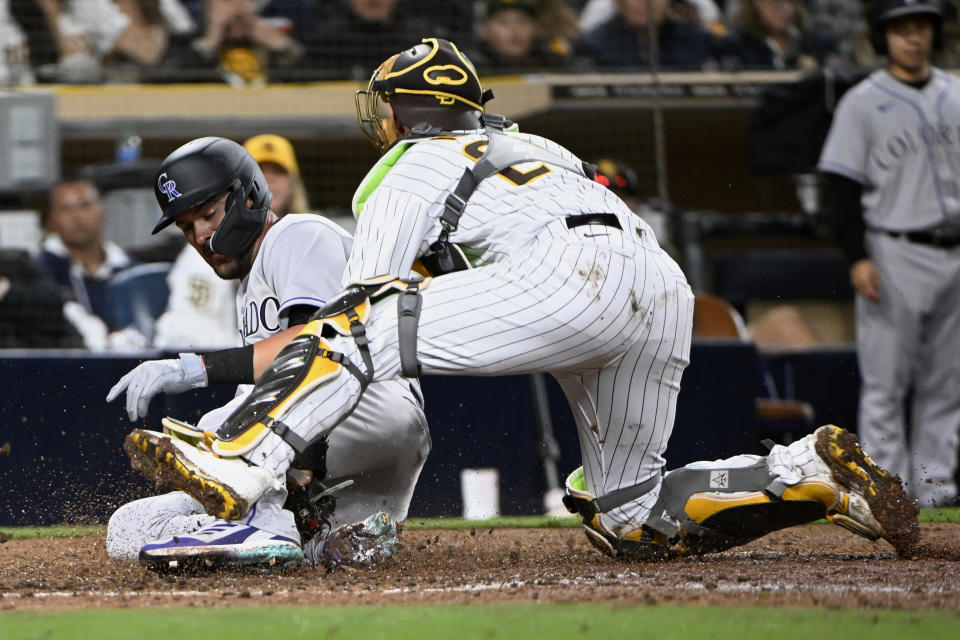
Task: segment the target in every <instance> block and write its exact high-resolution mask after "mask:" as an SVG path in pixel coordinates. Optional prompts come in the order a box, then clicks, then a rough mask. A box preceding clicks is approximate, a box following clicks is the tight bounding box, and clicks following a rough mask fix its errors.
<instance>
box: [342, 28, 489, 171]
mask: <svg viewBox="0 0 960 640" xmlns="http://www.w3.org/2000/svg"><path fill="white" fill-rule="evenodd" d="M491 97H493V95H492V94H491V93H490V92H484V90H483V88H482V87H481V86H480V78H479V77H478V76H477V71H476V69H474V67H473V64H472V63H471V62H470V60H468V59H467V57H466V56H465V55H463V54H462V53H461V52H460V50H459V49H457V47H456V45H454V44H453V43H452V42H449V41H448V40H443V39H440V38H424V39H423V41H422V43H421V44H418V45H416V46H414V47H411V48H409V49H405V50H404V51H401V52H400V53H397V54H395V55H393V56H391V57H390V58H388V59H387V61H386V62H384V63H383V64H381V65H380V66H379V67H377V70H376V71H374V72H373V75H372V76H371V77H370V84H368V85H367V88H366V90H364V91H357V93H356V105H357V120H358V121H359V123H360V128H361V129H362V130H363V132H364V133H365V134H366V136H367V138H369V139H370V142H371V143H373V146H375V147H377V148H378V149H379V150H380V151H381V152H382V151H385V150H386V149H388V148H389V147H390V145H392V144H393V143H394V142H395V141H396V140H397V138H398V137H399V132H398V131H397V130H396V127H395V126H394V124H393V118H392V117H391V115H390V110H391V109H392V110H393V113H394V114H395V115H396V117H397V120H399V121H400V122H402V123H403V124H404V125H406V126H407V127H409V128H413V127H414V126H416V125H418V124H420V123H426V124H428V125H430V126H431V127H435V128H438V129H440V130H443V131H451V130H455V129H475V128H477V127H479V126H480V116H481V114H482V113H483V104H484V103H485V102H486V101H487V100H489V99H490V98H491Z"/></svg>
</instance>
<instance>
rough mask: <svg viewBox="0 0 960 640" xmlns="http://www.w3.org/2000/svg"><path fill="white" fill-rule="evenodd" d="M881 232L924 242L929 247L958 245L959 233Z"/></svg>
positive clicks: (909, 240) (944, 247)
mask: <svg viewBox="0 0 960 640" xmlns="http://www.w3.org/2000/svg"><path fill="white" fill-rule="evenodd" d="M883 233H885V234H887V235H888V236H890V237H891V238H903V239H904V240H907V241H908V242H915V243H917V244H926V245H930V246H931V247H937V248H939V249H953V248H954V247H957V246H960V235H955V236H943V235H939V234H936V233H931V232H929V231H886V230H884V231H883Z"/></svg>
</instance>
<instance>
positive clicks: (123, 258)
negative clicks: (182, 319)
mask: <svg viewBox="0 0 960 640" xmlns="http://www.w3.org/2000/svg"><path fill="white" fill-rule="evenodd" d="M105 221H106V212H105V211H104V208H103V204H102V202H101V201H100V194H99V192H98V191H97V188H96V187H95V186H94V185H93V183H91V182H89V181H87V180H67V181H65V182H61V183H60V184H58V185H57V186H55V187H54V188H53V189H52V190H51V192H50V204H49V209H48V211H47V214H46V217H45V219H44V227H45V228H46V230H47V231H48V232H49V234H48V236H47V238H46V239H45V240H44V242H43V250H42V252H41V253H40V256H39V258H38V260H39V261H40V264H41V265H43V267H44V268H45V269H46V272H47V274H48V275H49V276H50V277H51V278H52V279H53V281H54V282H55V283H56V284H58V285H60V287H61V290H62V291H63V292H64V295H65V297H66V298H67V299H68V300H72V301H75V302H76V303H78V305H79V307H80V308H82V311H83V312H85V314H86V315H85V316H79V315H78V314H79V312H80V309H77V308H73V310H72V311H71V309H68V317H69V319H70V320H71V322H73V323H74V324H75V325H76V326H77V328H78V329H79V330H80V332H81V333H82V334H83V336H84V340H85V342H86V343H87V346H89V347H91V348H103V347H107V346H118V347H135V346H143V344H142V343H143V338H142V336H139V337H138V336H137V335H134V331H135V330H133V329H128V328H126V327H124V326H119V323H118V321H117V312H116V309H117V306H118V305H122V304H124V301H122V300H113V299H112V295H111V293H110V288H109V282H110V279H111V278H112V277H113V276H114V275H115V274H117V273H118V272H120V271H122V270H124V269H126V268H128V267H130V266H132V265H133V264H134V261H133V260H132V259H131V258H130V257H129V256H128V255H127V254H126V252H125V251H124V250H123V249H121V248H120V247H118V246H117V245H115V244H114V243H112V242H109V241H106V240H104V239H103V237H102V231H103V225H104V222H105Z"/></svg>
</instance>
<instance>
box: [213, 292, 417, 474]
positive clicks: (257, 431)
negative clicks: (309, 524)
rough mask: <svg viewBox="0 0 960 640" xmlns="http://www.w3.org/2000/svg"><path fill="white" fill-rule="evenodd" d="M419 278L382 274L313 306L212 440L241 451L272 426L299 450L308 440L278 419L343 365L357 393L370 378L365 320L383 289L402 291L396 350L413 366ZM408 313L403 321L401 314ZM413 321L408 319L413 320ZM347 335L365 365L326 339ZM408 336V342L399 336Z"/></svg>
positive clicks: (216, 447) (222, 448)
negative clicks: (355, 382)
mask: <svg viewBox="0 0 960 640" xmlns="http://www.w3.org/2000/svg"><path fill="white" fill-rule="evenodd" d="M419 284H420V281H405V280H398V279H396V278H394V277H392V276H384V277H382V278H375V279H372V280H369V281H365V282H363V283H361V284H359V285H357V286H354V287H350V288H349V289H347V290H345V291H344V292H343V293H341V294H340V295H339V296H337V297H336V298H334V299H333V300H331V301H330V302H328V303H327V304H326V305H324V306H323V307H321V308H320V309H318V310H317V313H316V314H314V316H313V318H312V319H311V320H310V322H308V323H307V324H306V325H305V326H304V328H303V330H301V331H300V333H299V334H297V336H296V337H295V338H294V339H293V340H292V341H291V342H290V343H289V344H288V345H287V346H286V347H284V348H283V349H282V350H281V351H280V353H279V354H278V355H277V357H276V358H275V359H274V360H273V362H272V363H271V364H270V366H269V367H268V368H267V370H266V371H265V372H264V373H263V375H262V376H261V377H260V380H259V381H258V382H257V385H256V387H254V389H253V391H252V392H251V393H250V396H249V397H248V398H247V399H246V400H245V401H244V402H243V404H241V405H240V406H239V407H238V408H237V409H236V411H234V412H233V414H231V415H230V417H229V418H227V420H226V421H224V423H223V424H222V425H221V426H220V428H219V429H218V430H217V433H216V439H215V440H213V442H212V443H211V445H210V448H211V450H213V452H214V453H217V454H219V455H226V456H240V455H243V454H245V453H247V452H249V451H250V450H251V449H253V448H254V447H255V446H256V445H257V444H259V443H260V441H261V440H263V438H264V437H266V435H267V430H268V429H270V430H272V431H273V432H274V433H276V434H277V435H278V436H280V437H281V438H283V440H284V441H285V442H287V444H289V445H290V446H291V447H293V449H294V450H295V451H296V452H297V453H298V454H300V453H303V452H304V451H305V450H306V449H307V448H308V447H309V446H310V443H309V442H306V441H305V440H303V439H302V438H300V437H299V436H298V435H297V434H295V433H294V432H292V431H291V430H290V429H289V428H288V427H287V426H286V425H285V424H283V422H282V418H283V416H284V415H285V414H286V413H287V412H288V411H289V410H290V409H291V408H293V407H294V406H296V405H297V404H298V403H299V402H300V400H301V399H302V398H303V397H304V396H306V395H307V394H308V393H310V391H312V390H313V389H314V388H316V387H317V386H318V385H320V384H322V383H324V382H327V381H329V380H332V379H333V378H336V377H337V376H339V375H341V373H342V372H343V371H344V370H346V371H347V372H349V373H350V374H352V375H353V376H354V377H355V378H357V380H358V381H359V382H360V395H362V394H363V391H364V389H366V387H367V385H368V384H370V382H371V381H372V380H373V375H374V371H373V359H372V357H371V355H370V341H369V340H368V338H367V334H366V328H365V327H364V322H366V321H367V319H368V318H369V317H370V308H371V304H372V302H374V301H376V300H378V299H380V298H382V297H383V296H385V295H387V294H395V293H398V292H403V295H401V299H400V303H399V304H398V312H399V313H400V320H401V322H400V323H399V326H400V329H399V332H400V334H401V335H400V337H401V343H400V356H401V362H406V366H404V367H403V369H404V374H405V375H406V374H407V370H408V369H410V368H412V369H413V371H414V372H416V369H417V367H416V321H417V319H418V317H419V309H420V296H419ZM405 318H406V321H404V319H405ZM411 321H412V322H411ZM336 336H344V337H351V338H352V339H353V340H354V342H355V343H356V345H357V350H358V351H359V353H360V357H361V358H362V360H363V369H361V368H360V366H358V365H357V364H356V363H354V362H352V361H351V360H350V359H349V358H348V357H347V356H345V355H344V354H343V353H340V352H337V351H334V350H333V349H332V348H331V347H330V344H329V342H328V340H330V339H332V338H334V337H336ZM404 339H406V340H407V342H409V341H410V340H411V339H412V342H413V344H412V354H413V365H410V363H409V358H410V354H411V347H410V346H409V345H407V346H406V347H405V346H404V342H403V340H404Z"/></svg>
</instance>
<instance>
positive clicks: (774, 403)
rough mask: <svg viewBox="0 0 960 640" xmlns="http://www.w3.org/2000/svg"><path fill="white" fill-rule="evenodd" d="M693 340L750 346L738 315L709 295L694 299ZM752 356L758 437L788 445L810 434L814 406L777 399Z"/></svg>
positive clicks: (763, 367) (772, 385)
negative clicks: (739, 343)
mask: <svg viewBox="0 0 960 640" xmlns="http://www.w3.org/2000/svg"><path fill="white" fill-rule="evenodd" d="M693 337H694V338H711V339H717V338H719V339H733V340H737V341H740V342H744V343H750V337H749V335H748V334H747V328H746V323H745V322H744V321H743V317H742V316H741V315H740V313H739V312H738V311H737V310H736V309H735V308H734V307H733V306H732V305H731V304H729V303H728V302H726V301H725V300H723V299H721V298H718V297H717V296H714V295H711V294H708V293H697V294H696V295H695V296H694V304H693ZM751 346H752V344H751ZM752 354H753V355H754V356H755V357H754V358H753V359H754V362H753V363H752V365H751V366H750V367H749V368H750V370H753V371H755V372H756V375H757V377H758V379H759V385H757V387H756V388H757V389H759V390H761V394H760V395H758V396H757V397H755V398H754V400H753V407H754V415H755V417H756V422H757V432H758V435H759V436H760V437H762V438H772V439H773V440H775V441H778V442H781V443H782V444H789V443H790V442H792V441H793V439H794V438H795V437H796V436H798V435H799V436H803V435H806V434H807V433H810V432H812V431H813V429H814V427H815V426H816V425H815V424H814V419H815V417H816V416H815V412H814V410H813V406H812V405H811V404H810V403H808V402H803V401H801V400H794V399H790V398H782V397H780V393H779V391H778V389H777V385H776V383H775V381H774V379H773V377H772V376H771V375H770V373H769V371H768V370H767V367H766V364H765V363H764V361H763V359H762V358H761V356H760V353H759V352H758V351H757V350H756V348H755V347H754V349H753V351H752Z"/></svg>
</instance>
